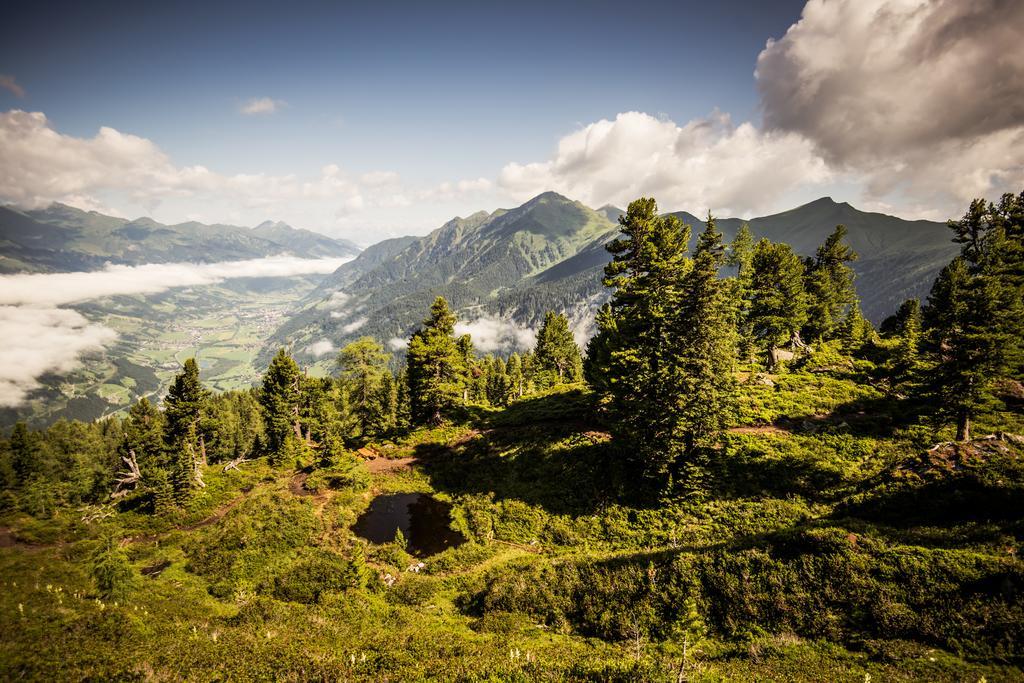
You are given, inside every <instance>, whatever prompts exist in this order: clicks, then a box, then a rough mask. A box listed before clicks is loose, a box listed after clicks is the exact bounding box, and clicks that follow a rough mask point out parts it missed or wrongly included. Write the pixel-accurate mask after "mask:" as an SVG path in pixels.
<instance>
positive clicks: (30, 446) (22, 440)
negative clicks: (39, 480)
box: [10, 422, 39, 486]
mask: <svg viewBox="0 0 1024 683" xmlns="http://www.w3.org/2000/svg"><path fill="white" fill-rule="evenodd" d="M10 449H11V465H12V466H13V468H14V474H15V475H16V476H17V479H18V483H19V484H21V485H22V486H24V484H25V482H27V481H28V480H29V479H31V478H32V475H34V474H35V473H36V472H37V471H38V470H39V447H38V444H37V443H36V439H35V438H34V437H33V436H32V434H31V433H30V432H29V430H28V425H26V424H25V423H24V422H17V423H15V425H14V429H13V430H11V441H10Z"/></svg>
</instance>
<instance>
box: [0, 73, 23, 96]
mask: <svg viewBox="0 0 1024 683" xmlns="http://www.w3.org/2000/svg"><path fill="white" fill-rule="evenodd" d="M0 88H3V89H4V90H6V91H8V92H10V93H11V94H12V95H14V96H15V97H18V98H21V97H24V96H25V89H24V88H22V87H21V86H20V85H18V81H16V80H15V79H14V76H10V75H8V74H0Z"/></svg>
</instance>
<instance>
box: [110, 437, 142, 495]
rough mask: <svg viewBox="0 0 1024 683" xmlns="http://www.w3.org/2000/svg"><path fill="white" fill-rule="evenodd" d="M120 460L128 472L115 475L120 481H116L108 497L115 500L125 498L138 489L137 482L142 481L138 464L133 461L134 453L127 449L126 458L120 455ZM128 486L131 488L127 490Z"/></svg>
mask: <svg viewBox="0 0 1024 683" xmlns="http://www.w3.org/2000/svg"><path fill="white" fill-rule="evenodd" d="M121 460H123V461H124V464H125V465H127V466H128V471H127V472H118V473H117V476H118V477H120V479H118V480H117V482H116V486H115V487H114V491H113V493H111V494H110V497H111V498H115V499H116V498H123V497H125V496H127V495H128V494H129V493H131V492H132V491H134V490H135V489H136V488H138V485H139V482H140V481H142V472H140V471H139V463H138V461H137V460H136V459H135V451H134V450H133V449H129V451H128V455H127V457H126V456H123V455H122V456H121ZM129 486H130V487H131V488H128V487H129Z"/></svg>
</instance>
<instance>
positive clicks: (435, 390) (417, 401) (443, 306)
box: [406, 297, 471, 425]
mask: <svg viewBox="0 0 1024 683" xmlns="http://www.w3.org/2000/svg"><path fill="white" fill-rule="evenodd" d="M454 332H455V315H454V314H453V313H452V312H451V309H449V308H448V302H447V301H445V300H444V297H437V299H436V300H435V301H434V303H433V305H432V306H431V307H430V316H429V317H428V318H427V319H426V320H424V321H423V326H422V327H421V328H420V329H418V330H416V332H414V333H413V335H412V338H411V339H410V340H409V349H408V352H407V354H406V357H407V362H408V371H407V378H408V383H409V399H410V400H409V403H410V409H411V415H412V421H413V422H415V423H417V424H433V425H437V424H440V423H441V422H442V421H443V419H444V416H445V413H447V412H448V411H450V410H451V409H452V407H454V406H455V405H456V404H457V403H458V401H459V399H460V398H461V397H462V392H463V386H464V384H465V369H466V356H467V353H466V348H465V347H466V344H465V342H460V341H457V340H456V339H455V336H454ZM467 336H468V335H467ZM470 348H471V345H470Z"/></svg>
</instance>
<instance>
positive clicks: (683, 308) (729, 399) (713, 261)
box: [672, 215, 736, 489]
mask: <svg viewBox="0 0 1024 683" xmlns="http://www.w3.org/2000/svg"><path fill="white" fill-rule="evenodd" d="M724 260H725V259H724V248H723V246H722V234H721V233H720V232H718V231H717V229H716V227H715V220H714V218H713V217H712V216H710V215H709V216H708V219H707V223H706V228H705V230H704V231H703V232H702V233H701V234H700V236H699V237H698V239H697V247H696V250H695V253H694V258H693V266H692V268H690V269H689V272H688V273H687V274H686V276H685V277H684V278H683V283H682V296H681V297H680V305H679V309H678V313H677V315H676V317H675V318H674V320H673V325H674V328H675V329H674V334H673V338H672V345H673V349H674V352H675V355H676V358H677V363H678V367H677V372H678V375H677V377H676V381H677V382H678V384H679V389H680V399H681V402H680V404H679V412H678V416H679V418H680V436H681V437H682V439H683V444H682V447H683V452H682V455H683V461H682V463H679V464H681V465H683V466H684V467H683V472H682V474H683V476H684V478H685V479H687V480H688V481H687V482H684V483H685V484H686V485H687V486H689V487H690V488H692V489H695V488H700V486H699V482H700V479H701V478H702V476H701V475H702V470H703V466H704V464H705V460H706V457H707V455H708V454H709V453H710V452H711V449H712V447H713V446H714V445H716V444H717V443H718V441H719V439H720V437H721V434H722V431H723V430H724V429H725V428H726V427H727V426H728V424H729V422H730V420H731V418H732V416H733V413H734V409H735V391H736V390H735V378H734V374H733V370H734V365H735V349H736V332H735V327H734V320H733V317H732V312H731V310H730V307H729V302H730V294H731V292H730V285H729V284H728V283H727V282H725V281H724V280H722V279H720V278H719V277H718V270H719V268H720V267H721V266H722V265H723V263H724Z"/></svg>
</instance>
